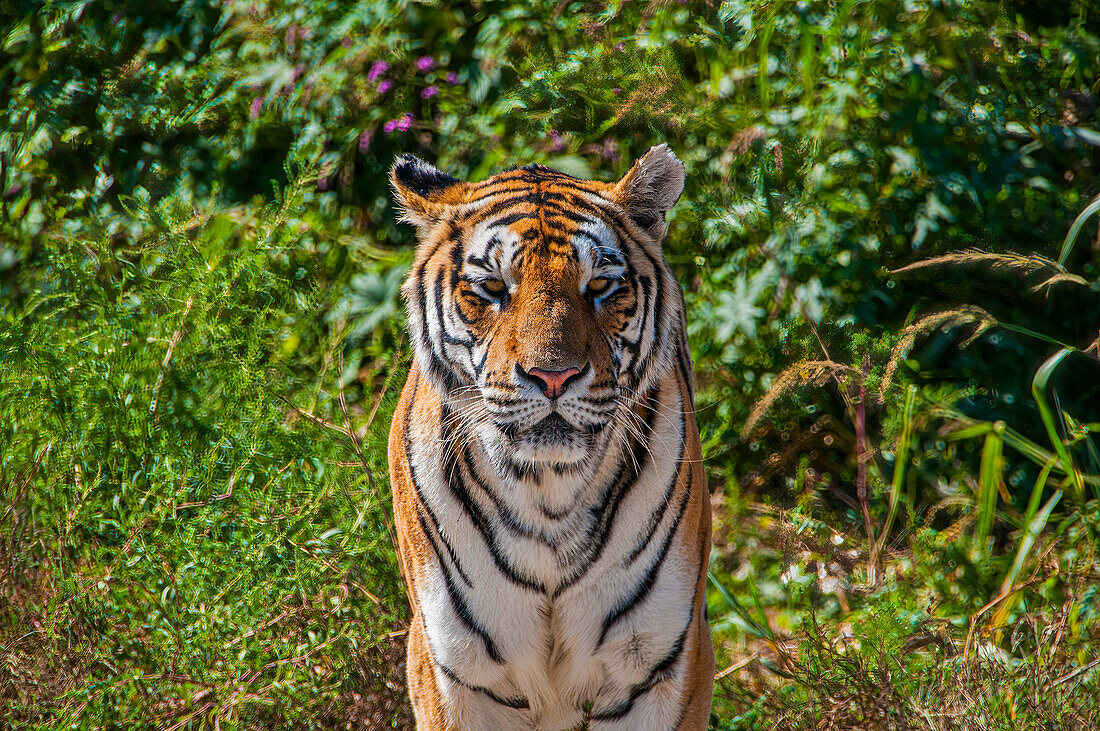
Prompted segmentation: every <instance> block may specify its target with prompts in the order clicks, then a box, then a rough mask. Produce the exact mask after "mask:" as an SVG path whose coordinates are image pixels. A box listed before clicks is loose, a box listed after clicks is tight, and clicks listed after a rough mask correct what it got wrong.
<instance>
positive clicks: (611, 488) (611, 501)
mask: <svg viewBox="0 0 1100 731" xmlns="http://www.w3.org/2000/svg"><path fill="white" fill-rule="evenodd" d="M651 399H652V393H650V394H647V396H646V398H645V399H643V404H644V406H645V415H644V416H643V429H642V430H641V434H640V435H639V436H636V437H633V438H632V439H631V441H630V443H629V444H627V445H626V447H624V449H627V450H633V451H634V452H635V453H640V454H641V459H640V460H625V459H624V460H623V463H622V464H621V465H620V466H619V472H618V473H617V474H616V475H615V477H614V479H612V480H611V482H610V483H609V484H608V485H607V487H605V488H604V490H603V494H602V495H601V496H600V500H599V502H598V507H595V508H592V509H591V510H592V512H593V516H594V517H595V518H596V521H595V523H596V527H595V530H594V540H592V541H591V542H590V543H589V547H588V549H587V551H585V553H584V554H582V556H581V557H580V558H579V561H580V567H579V568H578V569H576V570H574V571H573V573H572V574H570V575H569V576H567V577H566V578H565V579H564V580H563V581H562V583H560V584H559V585H558V587H557V588H556V589H555V590H554V592H553V594H551V597H552V598H554V599H556V598H557V597H559V596H560V595H561V594H562V592H564V591H565V590H566V589H568V588H569V587H571V586H573V585H574V584H576V583H577V582H578V581H580V579H581V578H582V577H583V576H584V575H585V574H586V573H587V572H588V569H589V568H591V567H592V566H593V565H594V564H595V563H596V561H598V560H599V558H600V556H601V555H602V554H603V550H604V548H605V547H606V546H607V541H608V538H609V537H610V535H611V528H612V525H613V524H614V522H615V515H616V513H617V512H618V510H619V505H620V504H621V503H622V501H623V498H624V497H625V496H626V493H627V492H629V491H630V488H631V487H632V486H633V485H634V483H635V482H636V481H637V479H638V476H639V475H641V473H642V471H643V470H644V469H645V467H646V465H647V464H648V461H649V450H648V449H637V448H635V447H636V445H638V444H639V443H640V442H643V441H645V442H648V440H649V438H650V436H651V435H652V434H653V420H654V418H655V415H656V412H655V411H654V410H653V409H652V408H650V406H649V403H650V402H651Z"/></svg>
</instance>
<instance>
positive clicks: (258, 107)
mask: <svg viewBox="0 0 1100 731" xmlns="http://www.w3.org/2000/svg"><path fill="white" fill-rule="evenodd" d="M263 110H264V98H263V97H262V96H258V97H256V98H255V99H253V100H252V106H251V107H249V109H248V118H249V119H259V117H260V112H262V111H263Z"/></svg>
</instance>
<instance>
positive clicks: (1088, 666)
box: [1050, 657, 1100, 688]
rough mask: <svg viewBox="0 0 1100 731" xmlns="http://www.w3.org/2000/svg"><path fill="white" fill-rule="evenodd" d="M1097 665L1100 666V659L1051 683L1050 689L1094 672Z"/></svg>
mask: <svg viewBox="0 0 1100 731" xmlns="http://www.w3.org/2000/svg"><path fill="white" fill-rule="evenodd" d="M1097 665H1100V657H1098V658H1096V659H1095V660H1093V661H1092V662H1090V663H1089V664H1088V665H1082V666H1081V667H1079V668H1077V669H1076V670H1074V671H1073V672H1072V673H1067V674H1066V675H1063V676H1062V677H1060V678H1058V679H1057V680H1055V681H1054V682H1053V683H1051V684H1050V687H1051V688H1053V687H1054V686H1056V685H1060V684H1062V683H1065V682H1066V681H1068V680H1073V679H1074V678H1076V677H1077V676H1078V675H1080V674H1081V673H1087V672H1088V671H1089V670H1092V669H1093V668H1094V667H1096V666H1097Z"/></svg>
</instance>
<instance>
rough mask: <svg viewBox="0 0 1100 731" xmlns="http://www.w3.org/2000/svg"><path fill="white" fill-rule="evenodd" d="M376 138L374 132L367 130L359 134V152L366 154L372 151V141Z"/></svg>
mask: <svg viewBox="0 0 1100 731" xmlns="http://www.w3.org/2000/svg"><path fill="white" fill-rule="evenodd" d="M373 138H374V130H372V129H365V130H363V131H362V132H360V133H359V152H366V151H367V150H369V149H370V143H371V140H372V139H373Z"/></svg>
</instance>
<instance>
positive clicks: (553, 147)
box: [550, 129, 565, 152]
mask: <svg viewBox="0 0 1100 731" xmlns="http://www.w3.org/2000/svg"><path fill="white" fill-rule="evenodd" d="M550 152H565V140H563V139H562V138H561V132H558V131H557V130H556V129H552V130H550Z"/></svg>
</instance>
